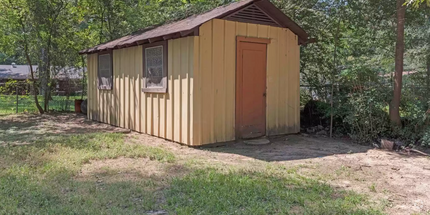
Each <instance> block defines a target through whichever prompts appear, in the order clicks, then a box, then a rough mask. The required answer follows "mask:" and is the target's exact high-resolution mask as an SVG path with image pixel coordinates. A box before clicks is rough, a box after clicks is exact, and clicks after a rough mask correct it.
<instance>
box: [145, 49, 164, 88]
mask: <svg viewBox="0 0 430 215" xmlns="http://www.w3.org/2000/svg"><path fill="white" fill-rule="evenodd" d="M164 72H165V71H164V53H163V46H157V47H151V48H146V49H145V77H146V80H145V81H146V83H145V84H146V88H164V83H163V78H164V76H165V75H164Z"/></svg>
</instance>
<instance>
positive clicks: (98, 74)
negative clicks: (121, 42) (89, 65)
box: [97, 50, 114, 90]
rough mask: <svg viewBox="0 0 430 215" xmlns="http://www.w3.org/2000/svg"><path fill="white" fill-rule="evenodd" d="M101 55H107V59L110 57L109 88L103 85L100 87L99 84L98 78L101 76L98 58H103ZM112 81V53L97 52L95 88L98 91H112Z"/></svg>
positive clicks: (109, 51) (110, 51)
mask: <svg viewBox="0 0 430 215" xmlns="http://www.w3.org/2000/svg"><path fill="white" fill-rule="evenodd" d="M103 55H109V57H110V74H111V80H112V81H111V86H110V87H109V86H105V85H100V82H101V81H100V78H101V76H100V56H103ZM113 80H114V78H113V52H112V50H108V51H103V52H99V53H98V55H97V88H98V89H99V90H112V89H113V85H114V83H113Z"/></svg>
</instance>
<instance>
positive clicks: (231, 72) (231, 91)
mask: <svg viewBox="0 0 430 215" xmlns="http://www.w3.org/2000/svg"><path fill="white" fill-rule="evenodd" d="M199 32H200V36H199V37H196V39H198V42H196V44H198V45H199V47H198V48H195V52H196V54H195V60H198V61H199V63H198V64H197V63H194V68H195V71H194V80H193V81H194V82H193V86H194V94H193V104H194V105H193V113H194V118H193V119H194V122H193V123H192V124H193V125H194V128H195V129H194V135H193V138H194V144H195V145H203V144H209V143H216V142H225V141H232V140H234V139H235V84H236V82H235V73H236V37H237V36H248V37H258V38H268V39H271V43H270V44H269V45H268V47H267V97H266V98H267V102H266V104H267V108H266V110H267V111H266V130H267V135H278V134H287V133H297V132H299V131H300V121H299V117H300V106H299V105H300V104H299V101H300V95H299V89H300V88H299V85H300V82H299V81H300V80H299V76H300V74H299V73H300V65H299V64H300V49H299V45H298V41H297V36H296V35H295V34H294V33H292V32H291V31H290V30H288V29H283V28H278V27H272V26H264V25H257V24H249V23H240V22H233V21H226V20H219V19H214V20H211V21H209V22H207V23H205V24H203V25H202V26H201V27H200V29H199Z"/></svg>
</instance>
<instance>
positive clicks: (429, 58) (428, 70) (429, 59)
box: [427, 56, 430, 92]
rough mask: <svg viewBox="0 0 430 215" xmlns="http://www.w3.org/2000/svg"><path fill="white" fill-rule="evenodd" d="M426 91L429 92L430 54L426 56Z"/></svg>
mask: <svg viewBox="0 0 430 215" xmlns="http://www.w3.org/2000/svg"><path fill="white" fill-rule="evenodd" d="M427 92H430V56H428V57H427Z"/></svg>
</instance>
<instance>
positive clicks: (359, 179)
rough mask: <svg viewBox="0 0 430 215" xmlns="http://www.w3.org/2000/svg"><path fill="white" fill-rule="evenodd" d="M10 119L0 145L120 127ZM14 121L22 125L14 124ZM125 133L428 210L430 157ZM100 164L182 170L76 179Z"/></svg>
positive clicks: (345, 145)
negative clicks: (214, 143) (211, 143)
mask: <svg viewBox="0 0 430 215" xmlns="http://www.w3.org/2000/svg"><path fill="white" fill-rule="evenodd" d="M11 117H12V118H10V117H7V118H0V145H1V144H2V140H3V144H5V142H7V143H8V144H10V143H12V144H13V143H16V144H18V143H20V144H21V143H22V142H25V138H30V137H31V136H32V135H36V137H35V138H37V135H47V134H50V135H55V134H58V133H73V134H79V133H87V132H123V131H124V130H123V129H119V128H115V127H111V126H108V125H105V124H99V123H96V122H90V121H88V120H86V119H85V116H82V115H75V114H67V115H45V116H27V117H25V118H23V117H22V116H21V117H16V116H11ZM13 117H16V119H14V118H13ZM20 123H21V124H24V125H25V126H19V125H21V124H20ZM21 132H22V134H21V135H19V133H21ZM126 135H127V141H128V142H129V143H133V144H145V145H149V146H156V147H162V148H164V149H168V150H169V151H171V152H173V153H174V154H175V156H178V157H180V158H181V159H180V160H183V161H192V160H193V159H200V160H205V161H207V162H210V163H217V164H220V165H232V166H234V165H260V164H262V163H266V162H267V163H276V164H278V165H285V166H287V167H288V168H296V169H297V171H298V173H300V174H301V175H303V176H306V177H311V178H315V179H318V180H320V181H323V182H325V183H328V184H330V185H332V186H334V187H337V188H339V189H345V190H352V191H355V192H357V193H361V194H366V195H368V196H369V197H370V198H371V199H372V200H373V201H376V202H379V203H381V204H384V205H386V207H385V208H386V213H388V214H430V192H429V191H430V159H429V158H428V157H424V156H418V155H417V154H410V155H408V154H402V153H397V152H394V151H383V150H378V149H373V148H371V147H366V146H361V145H357V144H354V143H351V142H349V141H347V140H337V139H335V140H333V139H328V138H322V137H307V136H302V135H288V136H280V137H275V138H271V139H270V140H271V144H269V145H265V146H249V145H245V144H244V143H242V142H237V143H233V144H228V145H226V146H221V147H215V148H190V147H186V146H182V145H179V144H177V143H173V142H169V141H166V140H162V139H159V138H155V137H152V136H148V135H144V134H138V133H134V132H133V133H130V134H126ZM6 137H7V138H8V139H7V141H5V140H6ZM106 167H109V170H110V171H112V169H114V170H117V171H116V172H115V173H114V174H112V177H107V178H109V180H115V181H121V180H122V178H121V177H122V176H121V175H123V176H125V177H131V178H133V177H160V178H161V176H163V177H165V176H166V175H172V176H175V175H178V174H179V175H180V174H181V173H182V172H184V171H186V170H185V169H182V167H180V166H168V167H165V166H160V165H159V164H158V163H157V162H154V161H149V160H148V159H129V158H127V159H126V158H119V159H115V160H106V161H96V162H92V163H91V164H88V165H85V167H84V168H83V169H82V171H81V175H80V176H79V177H86V176H88V175H93V174H94V173H97V172H103V173H104V174H106V171H103V168H106ZM118 172H122V173H123V174H118ZM107 175H109V172H108V173H107ZM100 180H104V179H100Z"/></svg>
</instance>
